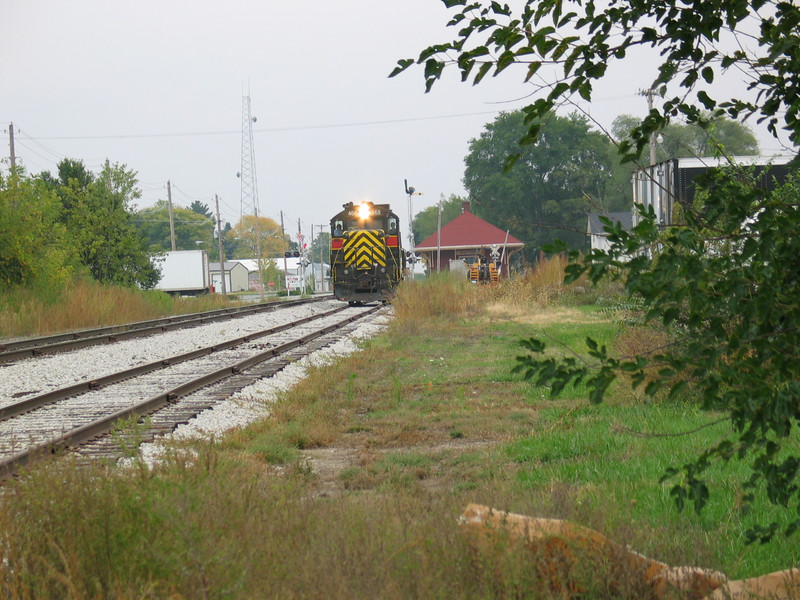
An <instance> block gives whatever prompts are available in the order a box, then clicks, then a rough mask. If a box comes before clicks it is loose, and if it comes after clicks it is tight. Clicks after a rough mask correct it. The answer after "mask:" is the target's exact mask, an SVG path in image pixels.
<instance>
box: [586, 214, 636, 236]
mask: <svg viewBox="0 0 800 600" xmlns="http://www.w3.org/2000/svg"><path fill="white" fill-rule="evenodd" d="M600 217H607V218H608V219H609V220H610V221H611V222H612V223H621V224H622V229H624V230H625V231H630V230H631V229H632V228H633V213H630V212H609V213H589V223H588V227H587V228H586V233H588V234H589V235H606V232H605V230H604V229H603V227H605V225H603V223H602V222H601V221H600Z"/></svg>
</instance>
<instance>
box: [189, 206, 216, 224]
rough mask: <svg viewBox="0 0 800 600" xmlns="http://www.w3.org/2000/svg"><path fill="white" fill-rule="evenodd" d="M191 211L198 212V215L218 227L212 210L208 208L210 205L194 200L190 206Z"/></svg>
mask: <svg viewBox="0 0 800 600" xmlns="http://www.w3.org/2000/svg"><path fill="white" fill-rule="evenodd" d="M189 210H191V211H192V212H196V213H197V214H198V215H202V216H204V217H205V218H207V219H208V220H209V221H211V223H212V225H216V224H217V220H216V219H215V218H214V215H213V213H212V212H211V209H210V208H208V204H203V203H202V202H200V201H199V200H194V201H193V202H192V203H191V204H190V205H189Z"/></svg>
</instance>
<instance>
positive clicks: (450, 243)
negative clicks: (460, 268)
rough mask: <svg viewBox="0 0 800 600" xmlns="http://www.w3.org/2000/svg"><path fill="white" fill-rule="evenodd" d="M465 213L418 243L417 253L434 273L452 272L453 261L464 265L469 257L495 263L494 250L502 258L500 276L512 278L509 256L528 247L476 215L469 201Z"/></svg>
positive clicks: (465, 203) (415, 249)
mask: <svg viewBox="0 0 800 600" xmlns="http://www.w3.org/2000/svg"><path fill="white" fill-rule="evenodd" d="M461 210H462V212H461V214H460V215H458V216H457V217H456V218H455V219H453V220H452V221H450V222H449V223H448V224H447V225H444V226H442V229H441V232H436V231H435V232H433V233H432V234H431V235H429V236H428V237H427V238H425V239H424V240H423V241H422V242H420V243H419V244H417V245H416V246H415V247H414V251H415V252H417V253H419V254H421V255H422V256H423V258H424V259H425V260H426V262H427V263H428V266H429V268H430V270H431V271H439V270H441V271H448V270H450V261H454V263H456V264H458V263H462V264H463V261H464V259H465V258H469V257H475V256H481V257H484V258H486V260H491V253H492V250H494V251H495V252H496V253H498V255H499V256H500V265H499V267H500V275H501V276H508V259H509V257H510V256H511V255H512V254H514V253H516V252H519V251H520V250H522V247H523V246H524V245H525V244H524V243H523V242H520V241H519V240H518V239H517V238H515V237H514V236H513V235H510V234H509V233H508V232H507V231H503V230H502V229H499V228H498V227H495V226H494V225H492V224H491V223H487V222H486V221H484V220H483V219H481V218H480V217H476V216H475V215H473V214H472V213H471V212H470V210H469V202H463V203H462V205H461ZM437 257H440V259H441V263H440V260H439V259H438V258H437ZM440 264H441V269H440V268H439V265H440Z"/></svg>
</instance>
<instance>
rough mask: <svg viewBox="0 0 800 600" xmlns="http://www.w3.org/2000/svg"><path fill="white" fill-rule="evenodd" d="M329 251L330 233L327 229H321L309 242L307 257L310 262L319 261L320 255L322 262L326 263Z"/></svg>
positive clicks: (328, 258)
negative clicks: (309, 247)
mask: <svg viewBox="0 0 800 600" xmlns="http://www.w3.org/2000/svg"><path fill="white" fill-rule="evenodd" d="M330 252H331V234H330V232H329V231H321V232H320V233H318V234H317V235H316V237H315V238H314V240H313V241H312V242H311V249H310V250H309V256H308V258H309V260H310V261H311V262H315V263H318V262H320V257H321V258H322V262H324V263H326V262H328V261H329V260H330V256H329V255H330Z"/></svg>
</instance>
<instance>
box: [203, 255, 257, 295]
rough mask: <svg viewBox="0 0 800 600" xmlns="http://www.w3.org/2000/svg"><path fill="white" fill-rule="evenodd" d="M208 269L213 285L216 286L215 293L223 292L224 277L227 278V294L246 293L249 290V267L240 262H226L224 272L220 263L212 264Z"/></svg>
mask: <svg viewBox="0 0 800 600" xmlns="http://www.w3.org/2000/svg"><path fill="white" fill-rule="evenodd" d="M208 269H209V271H210V272H211V283H212V285H213V286H214V291H216V292H218V293H221V292H222V277H223V275H224V277H225V291H226V292H244V291H246V290H248V289H249V283H248V280H247V276H248V272H247V267H245V266H244V265H243V264H242V263H240V262H236V261H227V260H226V261H225V268H224V270H223V269H222V268H221V267H220V263H218V262H212V263H211V264H209V265H208ZM223 271H224V273H223Z"/></svg>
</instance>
